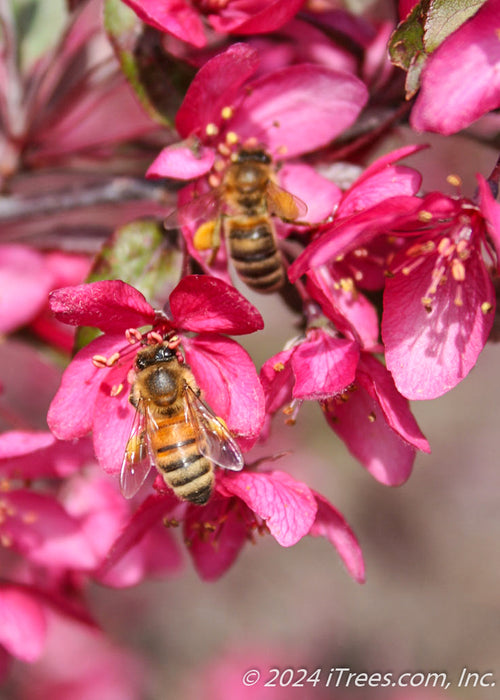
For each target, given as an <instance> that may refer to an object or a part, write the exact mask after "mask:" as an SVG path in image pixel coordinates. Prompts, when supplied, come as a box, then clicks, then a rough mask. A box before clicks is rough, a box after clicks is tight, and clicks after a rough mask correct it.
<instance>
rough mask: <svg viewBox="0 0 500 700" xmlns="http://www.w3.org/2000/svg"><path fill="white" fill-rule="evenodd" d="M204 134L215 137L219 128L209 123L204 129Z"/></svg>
mask: <svg viewBox="0 0 500 700" xmlns="http://www.w3.org/2000/svg"><path fill="white" fill-rule="evenodd" d="M205 133H206V135H207V136H217V134H218V133H219V127H218V126H217V124H214V123H213V122H210V123H209V124H207V125H206V127H205Z"/></svg>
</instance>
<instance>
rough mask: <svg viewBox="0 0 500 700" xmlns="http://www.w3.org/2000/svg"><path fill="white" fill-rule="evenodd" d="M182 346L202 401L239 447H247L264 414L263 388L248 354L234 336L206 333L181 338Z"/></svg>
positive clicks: (257, 432) (255, 435)
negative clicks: (201, 394)
mask: <svg viewBox="0 0 500 700" xmlns="http://www.w3.org/2000/svg"><path fill="white" fill-rule="evenodd" d="M183 347H184V350H185V353H186V360H187V362H188V364H189V365H190V366H191V369H192V370H193V374H194V375H195V377H196V381H197V382H198V384H199V386H200V388H201V390H202V392H203V396H204V399H205V401H206V402H207V403H208V405H209V406H210V407H211V409H212V410H213V411H214V412H215V414H216V415H218V416H221V417H222V418H223V419H224V420H225V422H226V423H227V426H228V428H229V429H230V430H231V432H232V433H234V435H235V436H236V437H238V438H239V442H240V445H241V447H242V448H243V449H250V447H251V446H252V445H253V444H254V442H255V440H256V439H257V438H258V437H259V434H260V431H261V429H262V426H263V424H264V418H265V400H264V392H263V390H262V386H261V384H260V381H259V377H258V376H257V372H256V370H255V366H254V364H253V362H252V360H251V358H250V356H249V355H248V353H247V352H246V350H244V349H243V348H242V347H241V346H240V345H238V343H236V342H235V341H234V340H231V339H230V338H224V337H222V336H217V335H210V334H208V333H206V334H203V335H199V336H198V337H196V338H189V339H188V338H185V339H184V340H183Z"/></svg>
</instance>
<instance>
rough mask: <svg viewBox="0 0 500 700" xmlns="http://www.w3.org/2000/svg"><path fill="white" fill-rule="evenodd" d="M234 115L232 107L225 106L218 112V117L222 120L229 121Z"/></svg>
mask: <svg viewBox="0 0 500 700" xmlns="http://www.w3.org/2000/svg"><path fill="white" fill-rule="evenodd" d="M233 114H234V109H233V108H232V107H229V105H228V106H226V107H223V108H222V109H221V111H220V115H221V117H222V118H223V119H231V117H232V116H233Z"/></svg>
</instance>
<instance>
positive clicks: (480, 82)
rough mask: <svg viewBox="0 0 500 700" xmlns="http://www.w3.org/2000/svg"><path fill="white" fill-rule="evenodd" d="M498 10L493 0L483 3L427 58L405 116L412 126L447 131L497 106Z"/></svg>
mask: <svg viewBox="0 0 500 700" xmlns="http://www.w3.org/2000/svg"><path fill="white" fill-rule="evenodd" d="M499 13H500V1H499V0H488V2H485V3H483V5H482V7H480V8H479V10H478V11H477V13H476V14H475V15H474V16H473V17H471V18H470V19H469V20H467V21H466V22H464V23H463V24H462V25H461V26H460V27H459V28H458V29H457V30H456V31H454V32H453V33H452V34H450V36H448V37H447V38H446V39H445V40H444V41H443V42H442V43H441V44H440V45H439V46H438V47H437V49H436V50H435V51H433V53H431V54H430V55H429V56H428V57H427V59H426V62H425V66H424V68H423V71H422V74H421V77H420V82H421V87H420V92H419V94H418V96H417V99H416V102H415V105H414V107H413V109H412V113H411V118H410V123H411V125H412V126H413V128H414V129H417V130H418V131H436V132H438V133H440V134H453V133H455V132H457V131H460V129H464V128H465V127H467V126H469V124H471V123H472V122H474V121H475V120H476V119H479V117H481V116H482V115H483V114H486V113H487V112H489V111H491V110H494V109H496V108H497V107H500V44H499V41H498V33H497V30H498V16H499ZM457 57H459V60H457Z"/></svg>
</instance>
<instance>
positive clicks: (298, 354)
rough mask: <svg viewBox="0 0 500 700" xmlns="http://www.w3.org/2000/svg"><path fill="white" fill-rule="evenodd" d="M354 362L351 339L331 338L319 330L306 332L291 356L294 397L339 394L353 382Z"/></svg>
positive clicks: (356, 349)
mask: <svg viewBox="0 0 500 700" xmlns="http://www.w3.org/2000/svg"><path fill="white" fill-rule="evenodd" d="M358 361H359V346H358V344H357V343H356V342H355V341H353V340H346V339H343V338H332V337H331V336H330V335H328V333H324V332H321V331H318V332H316V333H315V334H314V335H313V334H312V333H310V336H309V337H308V339H307V340H306V341H304V342H303V343H300V344H299V345H298V346H297V347H296V348H295V352H294V353H293V355H292V359H291V364H292V369H293V373H294V375H295V386H294V388H293V396H294V398H298V399H309V400H318V401H319V400H321V399H326V398H328V397H330V396H335V395H336V394H340V393H342V392H343V391H344V389H345V388H346V387H347V386H348V385H349V384H351V383H352V382H353V381H354V378H355V376H356V367H357V365H358Z"/></svg>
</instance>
